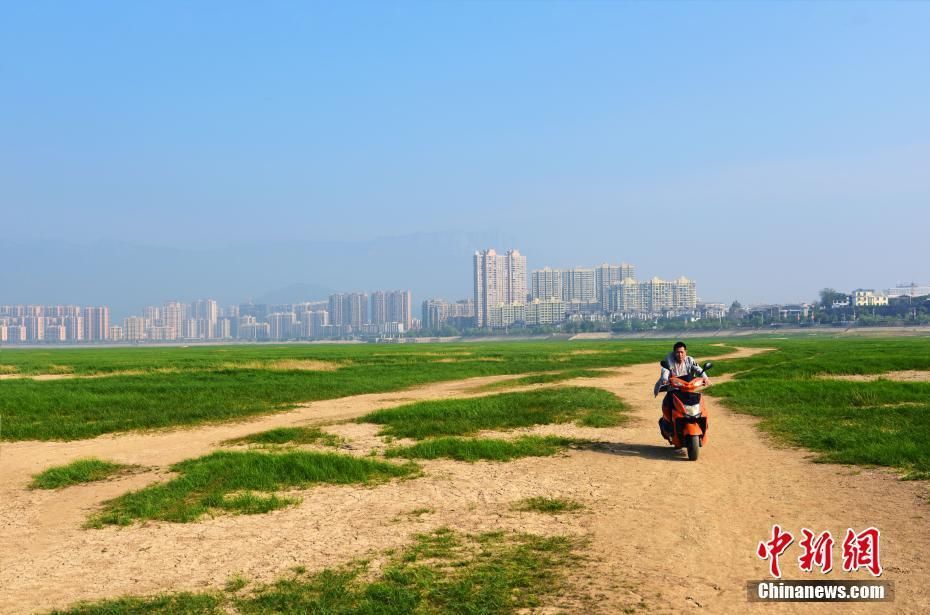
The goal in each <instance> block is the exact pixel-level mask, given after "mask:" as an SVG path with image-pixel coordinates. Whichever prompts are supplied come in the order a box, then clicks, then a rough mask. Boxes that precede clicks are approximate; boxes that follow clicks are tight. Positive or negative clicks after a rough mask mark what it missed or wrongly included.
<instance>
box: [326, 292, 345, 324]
mask: <svg viewBox="0 0 930 615" xmlns="http://www.w3.org/2000/svg"><path fill="white" fill-rule="evenodd" d="M344 297H345V295H343V294H341V293H337V294H335V295H330V296H329V310H328V312H329V322H330V323H331V324H333V325H337V326H341V325H342V324H343V323H344V322H345V320H346V319H345V316H344V315H343V311H342V308H343V306H344V305H345V303H344Z"/></svg>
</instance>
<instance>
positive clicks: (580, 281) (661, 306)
mask: <svg viewBox="0 0 930 615" xmlns="http://www.w3.org/2000/svg"><path fill="white" fill-rule="evenodd" d="M472 265H473V279H472V282H473V288H474V296H473V300H471V301H468V300H463V301H457V302H455V303H449V302H446V301H445V300H442V299H430V300H427V301H424V302H423V323H424V326H426V327H429V328H436V327H439V326H441V325H443V324H452V325H453V326H461V323H462V322H463V320H465V319H471V324H472V326H474V327H476V328H479V329H488V328H490V329H497V328H506V327H512V326H521V325H526V326H539V325H555V324H559V323H561V322H564V321H566V320H572V319H574V320H579V319H584V320H616V319H632V318H640V319H648V318H656V317H669V316H681V315H686V314H695V312H696V310H697V309H698V303H697V289H696V287H695V283H694V282H693V281H692V280H689V279H687V278H684V277H681V278H678V279H677V280H673V281H666V280H661V279H659V278H652V279H650V280H645V281H640V280H637V279H636V270H635V267H634V266H633V265H629V264H627V263H621V264H619V265H610V264H603V265H599V266H597V267H575V268H570V269H552V268H549V267H546V268H543V269H536V270H532V271H530V272H529V274H527V266H526V256H524V255H523V254H521V253H520V251H519V250H509V251H507V252H505V253H502V254H498V253H497V251H496V250H493V249H490V250H482V251H478V252H475V254H474V256H473V258H472ZM721 307H722V306H721Z"/></svg>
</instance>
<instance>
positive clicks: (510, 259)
mask: <svg viewBox="0 0 930 615" xmlns="http://www.w3.org/2000/svg"><path fill="white" fill-rule="evenodd" d="M472 262H473V265H474V293H475V325H476V326H478V327H489V326H491V316H490V314H491V308H493V307H497V306H500V305H508V306H509V305H514V304H520V305H525V304H526V257H525V256H523V255H522V254H520V251H519V250H510V251H508V252H507V253H506V254H503V255H498V254H497V252H496V251H495V250H493V249H489V250H482V251H480V252H475V254H474V257H473V261H472ZM494 320H495V324H496V322H497V321H498V318H494ZM503 320H506V319H503Z"/></svg>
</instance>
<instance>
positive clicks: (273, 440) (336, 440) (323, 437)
mask: <svg viewBox="0 0 930 615" xmlns="http://www.w3.org/2000/svg"><path fill="white" fill-rule="evenodd" d="M342 442H343V439H342V438H340V437H339V436H337V435H336V434H331V433H327V432H325V431H323V430H322V429H320V428H319V427H279V428H277V429H270V430H268V431H263V432H260V433H254V434H249V435H247V436H243V437H241V438H233V439H232V440H226V441H224V442H223V444H227V445H236V444H322V445H323V446H339V445H340V444H342Z"/></svg>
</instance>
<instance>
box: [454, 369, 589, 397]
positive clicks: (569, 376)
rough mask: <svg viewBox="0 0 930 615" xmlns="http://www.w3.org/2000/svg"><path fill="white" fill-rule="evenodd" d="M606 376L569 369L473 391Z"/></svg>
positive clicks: (508, 381)
mask: <svg viewBox="0 0 930 615" xmlns="http://www.w3.org/2000/svg"><path fill="white" fill-rule="evenodd" d="M604 375H605V374H604V372H602V371H599V370H595V369H568V370H565V371H562V372H556V373H554V374H530V375H528V376H523V377H521V378H514V379H511V380H501V381H500V382H491V383H489V384H483V385H481V386H478V387H474V388H473V389H471V390H472V391H473V392H475V393H480V392H483V391H496V390H498V389H509V388H512V387H521V386H528V385H531V384H555V383H558V382H564V381H566V380H573V379H575V378H600V377H603V376H604Z"/></svg>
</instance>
